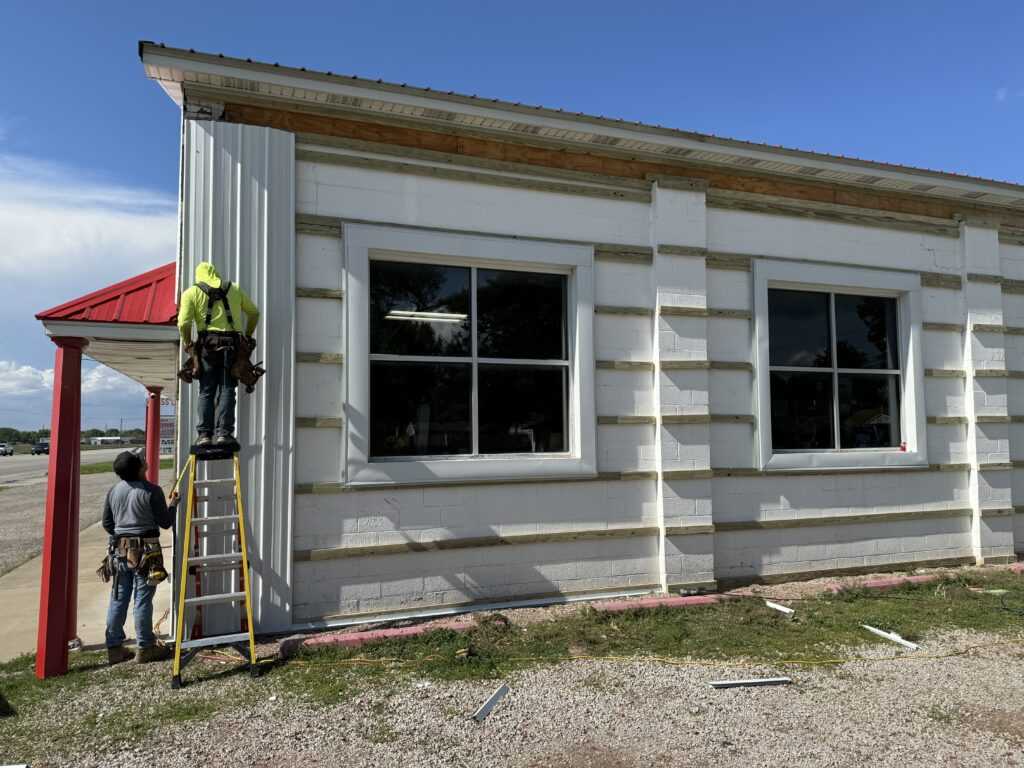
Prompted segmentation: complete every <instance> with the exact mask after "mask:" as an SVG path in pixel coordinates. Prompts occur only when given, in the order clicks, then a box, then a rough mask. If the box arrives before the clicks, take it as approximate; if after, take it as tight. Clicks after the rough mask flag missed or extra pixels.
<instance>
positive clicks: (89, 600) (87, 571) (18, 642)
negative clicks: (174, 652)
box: [0, 523, 171, 661]
mask: <svg viewBox="0 0 1024 768" xmlns="http://www.w3.org/2000/svg"><path fill="white" fill-rule="evenodd" d="M164 538H165V539H166V542H165V543H170V535H169V534H165V536H164ZM78 544H79V555H78V563H79V566H78V636H79V637H80V638H81V639H82V643H83V645H85V646H87V647H88V646H100V647H102V645H103V633H104V628H105V627H106V619H107V602H108V600H109V599H110V585H109V584H104V583H103V582H102V581H100V580H99V578H98V577H97V576H96V568H97V567H98V566H99V563H100V560H102V559H103V556H104V555H105V554H106V551H107V533H106V531H104V530H103V528H102V526H100V525H99V524H98V523H97V524H95V525H91V526H89V527H88V528H85V529H84V530H82V532H81V533H80V534H79V539H78ZM165 552H167V553H169V550H165ZM165 560H166V564H167V565H168V566H170V560H171V558H170V555H169V554H165ZM42 563H43V559H42V557H41V556H40V557H34V558H32V559H31V560H29V561H28V562H26V563H23V564H22V565H20V566H18V567H17V568H15V569H14V570H12V571H10V572H8V573H5V574H4V575H3V576H0V606H3V614H4V616H3V619H4V620H3V622H2V623H0V661H7V660H8V659H12V658H14V657H15V656H19V655H21V654H23V653H34V652H35V650H36V627H37V626H38V619H39V576H40V572H41V570H42ZM170 570H171V569H170V567H168V571H170ZM170 604H171V588H170V579H168V580H167V581H165V582H164V583H163V584H161V585H160V587H159V588H158V589H157V591H156V597H155V598H154V600H153V623H154V625H156V630H157V635H158V636H160V635H164V634H166V632H167V630H168V628H169V622H168V619H167V618H164V621H163V624H160V623H159V622H160V618H161V617H162V616H164V614H165V612H166V611H167V610H168V608H169V607H170ZM125 632H127V633H128V637H129V638H133V637H134V635H135V628H134V623H133V621H132V616H131V612H130V611H129V614H128V621H127V622H126V623H125Z"/></svg>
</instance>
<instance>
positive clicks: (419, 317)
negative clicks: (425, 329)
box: [384, 309, 469, 323]
mask: <svg viewBox="0 0 1024 768" xmlns="http://www.w3.org/2000/svg"><path fill="white" fill-rule="evenodd" d="M467 317H469V315H467V314H465V313H462V312H417V311H416V310H412V309H392V310H391V311H390V312H388V313H387V314H386V315H385V316H384V319H385V320H415V321H418V322H428V323H461V322H463V321H464V320H465V319H466V318H467Z"/></svg>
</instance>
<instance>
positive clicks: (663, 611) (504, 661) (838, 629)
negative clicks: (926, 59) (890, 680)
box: [273, 572, 1024, 700]
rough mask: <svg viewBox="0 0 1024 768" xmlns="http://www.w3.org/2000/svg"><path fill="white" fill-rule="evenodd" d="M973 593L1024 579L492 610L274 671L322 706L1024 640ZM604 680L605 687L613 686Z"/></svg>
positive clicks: (303, 657)
mask: <svg viewBox="0 0 1024 768" xmlns="http://www.w3.org/2000/svg"><path fill="white" fill-rule="evenodd" d="M969 586H983V587H986V588H1002V589H1007V590H1008V591H1009V592H1008V594H1007V595H1006V596H1005V597H1006V602H1007V604H1009V605H1013V606H1018V607H1020V606H1024V579H1022V578H1021V577H1020V576H1016V575H1013V574H1010V573H1005V572H1000V573H991V574H984V575H983V574H971V575H966V576H963V577H959V578H956V579H950V580H946V581H942V582H939V583H932V584H923V585H908V586H906V587H903V588H900V589H895V590H890V591H887V592H874V591H859V592H850V593H841V594H839V595H828V596H822V597H818V598H812V599H809V600H803V601H799V602H796V603H793V605H794V606H795V607H796V609H797V613H796V616H795V618H794V619H787V618H785V617H784V616H782V615H780V614H779V613H778V612H776V611H773V610H771V609H769V608H767V607H765V606H764V604H763V601H761V600H753V599H751V600H737V601H730V602H727V603H720V604H717V605H712V606H707V607H704V608H697V609H686V610H676V609H670V608H658V609H650V610H637V611H631V612H628V613H622V614H605V613H601V612H599V611H595V610H594V609H592V608H589V607H583V608H581V609H580V610H579V611H578V612H577V613H576V614H575V615H573V616H569V617H565V618H560V619H558V620H556V621H548V622H541V623H537V624H531V625H529V626H527V627H516V626H513V625H511V624H510V623H509V622H508V621H506V620H505V619H504V617H502V616H501V615H499V614H490V615H486V616H483V617H481V619H480V624H479V626H477V627H476V628H474V629H473V630H471V631H470V632H468V633H465V634H462V633H456V632H453V631H451V630H438V631H436V632H430V633H428V634H426V635H422V636H420V637H413V638H405V639H400V640H393V641H388V642H383V643H375V644H373V645H368V646H364V647H362V648H318V649H316V650H311V651H306V652H303V653H301V654H300V655H299V656H298V657H297V658H296V659H295V660H294V661H293V662H290V663H289V664H287V665H285V666H284V667H282V668H280V670H277V671H275V672H274V673H273V674H278V675H281V676H282V679H283V681H286V683H287V687H289V688H291V687H292V684H294V683H297V682H298V681H299V680H302V679H303V678H308V681H309V683H310V685H311V691H315V692H316V693H315V695H314V696H313V698H318V699H320V700H332V699H333V696H334V695H343V694H344V692H345V691H346V690H349V689H351V688H352V687H356V686H358V685H359V683H360V682H364V683H365V682H368V681H372V680H373V679H374V678H379V677H381V676H385V677H386V676H388V675H394V674H399V673H402V672H414V673H415V674H417V675H420V676H425V677H429V678H433V679H436V680H480V679H490V678H498V677H502V676H504V675H507V674H508V673H510V672H513V671H515V670H517V669H523V668H526V667H531V666H535V665H538V664H546V663H554V662H558V661H561V660H564V659H567V658H570V657H574V656H577V657H578V656H593V657H607V656H614V657H623V656H627V657H628V656H658V657H664V658H667V659H683V658H692V659H707V660H744V661H752V662H769V663H779V662H786V661H790V662H814V661H821V660H824V659H829V658H834V657H835V656H836V655H837V653H839V651H838V650H837V649H840V648H843V647H853V646H858V645H864V644H876V643H878V644H883V645H890V644H889V643H887V642H886V641H885V640H881V639H879V638H876V637H874V636H873V635H871V634H869V633H868V632H867V631H866V630H864V629H862V628H861V626H860V625H861V624H870V625H872V626H875V627H878V628H880V629H885V630H889V631H896V632H898V633H899V634H901V635H902V636H903V637H905V638H908V639H911V640H914V639H920V638H921V637H922V636H923V635H924V634H925V633H927V632H929V631H932V630H952V629H972V630H978V631H983V632H992V633H998V634H1006V635H1011V636H1017V637H1020V636H1021V632H1022V630H1024V621H1021V619H1020V618H1018V617H1015V616H1014V615H1013V614H1012V613H1009V612H1007V611H1005V610H1003V609H1002V608H1001V604H1000V598H999V597H998V596H994V595H986V594H980V593H977V592H972V591H970V590H969V589H968V587H969ZM892 647H893V648H896V646H892ZM592 684H593V686H594V687H600V686H601V684H602V681H601V680H599V679H595V680H593V681H592ZM308 692H310V691H308Z"/></svg>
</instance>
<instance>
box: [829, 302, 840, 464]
mask: <svg viewBox="0 0 1024 768" xmlns="http://www.w3.org/2000/svg"><path fill="white" fill-rule="evenodd" d="M828 312H829V326H830V328H831V331H832V334H831V335H832V355H831V357H832V439H833V440H834V441H835V442H834V443H833V445H834V449H835V450H837V451H838V450H841V445H840V442H839V347H838V345H837V344H836V295H835V294H834V293H830V294H829V295H828Z"/></svg>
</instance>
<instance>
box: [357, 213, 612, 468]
mask: <svg viewBox="0 0 1024 768" xmlns="http://www.w3.org/2000/svg"><path fill="white" fill-rule="evenodd" d="M344 236H345V237H344V249H345V265H346V269H347V271H348V287H347V290H346V294H345V300H346V306H347V312H348V317H347V319H348V337H347V341H346V354H345V376H346V382H347V391H348V401H347V403H346V405H345V410H346V419H345V439H346V441H347V443H348V446H347V447H348V450H347V460H346V465H347V466H346V483H347V484H348V485H353V486H358V485H377V484H388V483H391V484H396V485H402V484H412V483H414V484H421V483H438V484H444V483H451V482H460V481H473V480H501V479H504V478H508V479H510V480H514V479H521V478H534V477H537V478H539V477H592V476H594V475H596V473H597V451H596V447H595V445H596V434H595V433H596V426H595V425H596V416H595V407H594V339H593V327H594V270H593V249H592V248H591V247H589V246H583V245H572V244H562V243H551V242H541V241H524V240H514V239H511V238H500V237H486V236H482V235H462V234H449V233H444V232H430V231H424V230H416V229H410V228H397V227H384V226H374V225H368V224H358V225H347V226H346V227H345V232H344ZM371 253H372V256H373V258H375V259H377V258H381V259H393V260H401V261H417V262H427V263H435V264H447V265H453V266H477V267H497V268H504V269H513V268H515V269H525V270H532V271H549V272H560V273H563V274H567V275H568V279H569V285H568V305H567V308H566V309H567V312H566V314H567V323H568V342H569V413H568V421H569V432H568V437H569V451H568V452H566V453H559V454H554V455H552V454H536V455H530V454H523V455H516V456H508V455H505V456H495V457H489V456H468V457H458V456H455V457H451V458H448V457H445V458H426V459H422V460H417V459H408V460H400V461H399V460H394V459H383V460H373V461H371V460H370V457H369V452H370V414H369V402H370V353H369V351H370V257H371Z"/></svg>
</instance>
